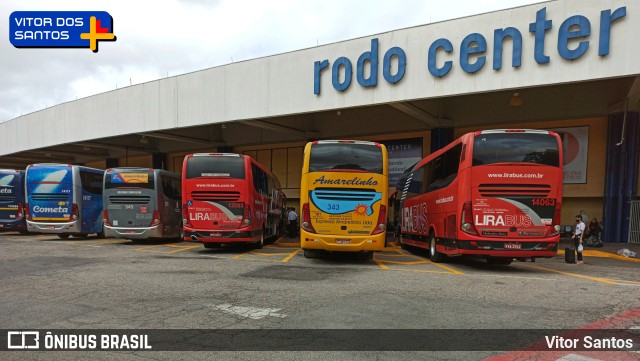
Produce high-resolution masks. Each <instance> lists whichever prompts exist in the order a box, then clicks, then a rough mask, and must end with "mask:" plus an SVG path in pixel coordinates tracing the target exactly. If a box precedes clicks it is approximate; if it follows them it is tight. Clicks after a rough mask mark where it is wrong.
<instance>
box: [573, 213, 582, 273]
mask: <svg viewBox="0 0 640 361" xmlns="http://www.w3.org/2000/svg"><path fill="white" fill-rule="evenodd" d="M584 229H585V225H584V223H583V222H582V216H581V215H579V214H578V215H577V216H576V231H575V234H574V236H573V244H574V245H575V247H576V252H577V253H578V261H577V262H576V263H577V264H583V263H584V262H583V261H582V250H583V246H582V238H583V237H584Z"/></svg>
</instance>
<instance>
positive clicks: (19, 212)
mask: <svg viewBox="0 0 640 361" xmlns="http://www.w3.org/2000/svg"><path fill="white" fill-rule="evenodd" d="M23 212H24V208H23V206H22V203H18V215H17V217H18V218H22V217H23V216H24V213H23Z"/></svg>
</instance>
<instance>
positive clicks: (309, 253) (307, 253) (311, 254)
mask: <svg viewBox="0 0 640 361" xmlns="http://www.w3.org/2000/svg"><path fill="white" fill-rule="evenodd" d="M302 251H303V254H304V258H318V252H317V251H316V250H313V249H303V250H302Z"/></svg>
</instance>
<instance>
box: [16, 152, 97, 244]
mask: <svg viewBox="0 0 640 361" xmlns="http://www.w3.org/2000/svg"><path fill="white" fill-rule="evenodd" d="M25 177H26V186H25V188H26V200H27V207H26V216H27V229H28V231H29V232H41V233H55V234H57V235H58V237H60V238H69V236H74V237H86V236H87V235H88V234H90V233H96V234H97V235H98V237H101V238H102V237H104V231H103V228H102V178H103V177H104V171H103V170H98V169H94V168H88V167H83V166H78V165H70V164H49V163H45V164H32V165H30V166H28V167H27V171H26V175H25Z"/></svg>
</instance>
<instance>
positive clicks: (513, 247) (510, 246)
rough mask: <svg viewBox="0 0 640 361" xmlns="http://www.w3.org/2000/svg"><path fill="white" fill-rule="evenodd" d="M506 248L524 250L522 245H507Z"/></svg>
mask: <svg viewBox="0 0 640 361" xmlns="http://www.w3.org/2000/svg"><path fill="white" fill-rule="evenodd" d="M504 248H505V249H522V244H521V243H505V244H504Z"/></svg>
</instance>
